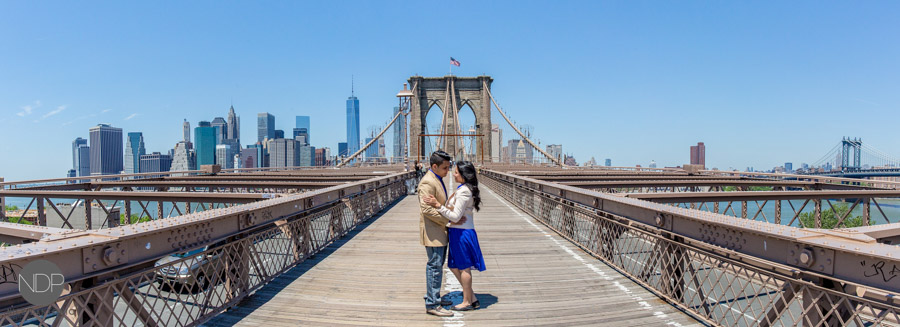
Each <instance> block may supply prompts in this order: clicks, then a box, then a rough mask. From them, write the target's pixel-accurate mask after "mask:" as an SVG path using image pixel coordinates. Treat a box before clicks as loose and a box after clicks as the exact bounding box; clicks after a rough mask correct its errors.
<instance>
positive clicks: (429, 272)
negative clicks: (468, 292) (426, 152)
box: [417, 150, 453, 317]
mask: <svg viewBox="0 0 900 327" xmlns="http://www.w3.org/2000/svg"><path fill="white" fill-rule="evenodd" d="M430 163H431V169H429V170H428V171H427V172H425V176H424V177H422V181H421V182H419V187H418V191H417V193H419V208H420V210H421V212H422V214H421V216H420V217H419V234H420V236H421V240H420V241H421V243H422V245H424V246H425V253H426V254H427V255H428V263H427V264H426V266H425V285H426V286H425V313H428V314H431V315H435V316H439V317H450V316H453V313H452V312H450V310H447V309H444V308H443V307H442V305H450V304H452V302H450V301H449V300H448V301H442V300H441V281H442V279H443V274H444V258H445V257H446V256H447V223H448V222H449V220H447V218H444V217H443V216H441V214H440V212H438V211H437V209H435V208H433V207H431V206H430V205H428V204H427V203H425V201H423V200H422V194H429V195H431V196H434V198H435V199H436V200H437V201H438V202H440V203H446V202H447V196H448V195H447V188H446V186H444V180H443V178H444V176H447V172H449V171H450V155H449V154H447V153H446V152H444V151H440V150H438V151H435V152H434V153H432V154H431V162H430Z"/></svg>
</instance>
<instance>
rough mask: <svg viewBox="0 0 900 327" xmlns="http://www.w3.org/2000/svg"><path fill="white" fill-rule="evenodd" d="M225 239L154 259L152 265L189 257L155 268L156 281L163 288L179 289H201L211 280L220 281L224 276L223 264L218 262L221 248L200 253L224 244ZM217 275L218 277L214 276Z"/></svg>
mask: <svg viewBox="0 0 900 327" xmlns="http://www.w3.org/2000/svg"><path fill="white" fill-rule="evenodd" d="M225 243H226V241H224V240H223V241H219V242H216V243H214V244H211V245H208V246H205V247H203V248H198V249H194V250H191V251H188V252H180V253H175V254H172V255H170V256H167V257H164V258H162V259H159V260H157V261H156V264H155V265H154V266H156V267H159V266H165V265H167V264H169V263H171V262H174V261H178V260H181V259H184V258H189V259H187V260H184V261H182V262H179V263H176V264H172V265H168V266H165V267H163V268H159V269H157V270H156V281H157V282H158V283H160V285H161V286H163V288H164V289H165V288H169V289H170V290H175V291H178V292H181V291H194V292H196V291H202V290H205V289H206V288H208V287H209V285H210V283H211V282H212V281H216V283H221V282H222V280H223V279H224V277H225V264H224V263H222V262H219V259H220V258H221V256H222V252H223V251H222V250H219V251H214V252H211V253H207V254H200V253H203V252H205V251H206V250H208V249H212V248H216V247H218V246H220V245H224V244H225ZM217 275H218V278H216V276H217Z"/></svg>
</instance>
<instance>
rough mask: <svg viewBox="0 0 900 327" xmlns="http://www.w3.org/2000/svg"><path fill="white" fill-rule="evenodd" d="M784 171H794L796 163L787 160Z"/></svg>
mask: <svg viewBox="0 0 900 327" xmlns="http://www.w3.org/2000/svg"><path fill="white" fill-rule="evenodd" d="M784 172H786V173H792V172H794V164H793V163H790V162H785V163H784Z"/></svg>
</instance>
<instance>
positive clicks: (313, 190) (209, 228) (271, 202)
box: [0, 166, 414, 326]
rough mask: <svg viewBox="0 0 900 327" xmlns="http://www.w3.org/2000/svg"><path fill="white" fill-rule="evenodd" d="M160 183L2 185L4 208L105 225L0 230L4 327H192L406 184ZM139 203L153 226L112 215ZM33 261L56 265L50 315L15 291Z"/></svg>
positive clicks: (298, 175)
mask: <svg viewBox="0 0 900 327" xmlns="http://www.w3.org/2000/svg"><path fill="white" fill-rule="evenodd" d="M180 174H186V175H191V176H175V175H180ZM157 175H158V174H157ZM167 175H169V176H165V177H158V178H143V179H133V178H136V177H138V178H139V177H141V176H133V175H128V176H125V178H122V177H112V176H101V177H98V178H97V180H93V181H88V182H79V183H74V184H72V183H70V184H56V185H42V186H28V185H33V184H35V183H34V181H31V182H25V183H5V185H4V189H3V190H0V199H2V198H5V197H26V198H27V197H30V198H32V200H31V202H32V204H34V203H37V207H38V208H41V209H46V207H44V205H45V204H48V205H49V206H53V207H54V209H53V211H57V212H58V211H59V210H57V209H56V208H55V207H56V205H55V204H54V202H55V201H58V200H60V199H81V201H83V203H94V204H95V205H97V206H102V207H103V210H104V211H107V212H110V214H109V218H108V219H107V217H103V222H104V223H103V224H100V225H99V226H98V225H95V226H91V225H90V221H91V220H90V219H91V217H90V216H88V217H87V219H88V222H87V223H86V224H87V225H88V228H86V229H84V228H82V229H73V228H71V227H72V224H71V222H68V221H67V220H64V222H65V223H64V226H61V227H51V226H47V222H48V220H47V217H46V215H45V214H42V216H43V217H42V218H40V219H38V220H36V221H35V225H26V224H17V223H10V222H0V241H2V242H5V243H6V245H7V246H3V247H2V248H0V256H2V259H0V267H2V268H0V269H2V271H3V272H4V273H3V274H2V276H0V278H3V282H2V283H0V325H4V326H7V325H12V326H23V325H35V324H36V325H54V326H67V325H68V326H186V325H196V324H199V323H201V322H203V321H205V320H207V319H209V318H210V317H212V316H214V315H216V314H218V313H220V312H222V311H223V310H225V309H227V308H230V307H233V306H235V305H237V304H238V303H239V302H240V301H241V300H242V299H244V298H246V297H247V296H249V295H250V294H252V293H253V292H255V291H256V290H258V289H259V288H260V287H262V286H263V285H265V284H266V283H268V282H270V281H272V280H273V279H274V278H276V277H277V276H279V275H281V274H282V273H284V272H286V271H287V270H288V269H290V268H292V267H294V266H296V265H298V264H299V263H301V262H303V261H304V260H306V259H307V258H309V257H311V256H313V255H315V253H317V252H318V251H320V250H321V249H322V248H324V247H325V246H327V245H328V244H330V243H331V242H334V241H335V240H337V239H339V238H340V237H342V236H343V235H346V234H347V233H348V232H349V231H350V230H352V229H354V228H355V227H356V226H358V225H360V224H362V223H364V222H365V221H366V220H368V219H369V218H371V217H372V216H373V215H375V214H376V213H377V212H379V211H381V210H382V209H384V208H386V207H387V206H389V205H391V204H392V203H394V201H396V200H397V199H399V198H401V197H402V196H404V195H405V194H406V193H407V190H408V187H409V186H410V184H411V183H410V182H411V181H412V180H411V179H412V178H413V177H414V176H413V175H412V174H411V173H407V172H404V171H403V169H402V168H401V167H398V166H380V167H366V168H352V169H342V170H335V169H303V170H301V169H297V170H289V171H275V170H260V171H238V170H234V171H231V172H229V173H219V174H209V173H207V174H204V173H203V172H200V171H195V172H187V173H185V172H179V173H177V174H176V173H172V174H167ZM82 179H83V178H82ZM102 179H125V180H118V181H101V180H102ZM63 181H66V180H63ZM72 181H75V180H69V182H72ZM48 182H50V183H53V182H59V180H50V181H48ZM173 190H177V191H173ZM260 192H269V193H260ZM51 199H52V200H51ZM110 202H113V204H110ZM135 202H136V203H139V204H140V205H139V207H141V210H143V213H144V214H146V216H148V218H149V219H150V220H149V221H145V222H131V221H130V220H128V219H125V220H120V219H119V215H118V211H119V210H121V209H123V208H124V209H125V210H126V211H127V210H130V209H128V208H129V207H130V206H129V204H130V203H135ZM104 203H105V205H104ZM147 203H154V204H157V206H158V207H159V208H162V207H163V204H166V203H173V204H174V206H173V207H174V208H179V206H178V205H179V204H180V205H181V206H180V208H181V209H178V210H183V211H181V212H178V213H177V214H172V215H169V216H162V212H163V211H162V210H160V213H156V214H147V211H148V208H147V207H149V205H147ZM83 207H84V208H87V209H85V210H86V212H88V213H90V212H91V210H90V208H91V206H83ZM75 208H78V207H77V206H73V209H72V210H75ZM185 209H186V210H185ZM172 210H176V209H172ZM46 211H50V210H42V211H41V212H42V213H43V212H46ZM68 214H69V215H71V213H68ZM59 215H60V216H63V217H65V214H64V213H62V212H60V213H59ZM90 227H93V228H90ZM174 254H178V255H177V256H173V255H174ZM35 260H47V261H50V262H52V263H54V264H56V266H57V267H59V268H60V269H61V271H62V273H63V275H64V276H65V282H66V286H65V290H64V292H63V295H62V297H60V298H59V300H58V301H56V302H54V303H52V304H49V305H43V306H35V305H31V304H29V303H27V302H25V301H24V299H23V298H22V297H21V294H20V293H19V291H18V288H17V273H18V272H19V271H20V270H21V269H22V268H23V267H24V266H26V265H27V264H28V263H29V262H33V261H35Z"/></svg>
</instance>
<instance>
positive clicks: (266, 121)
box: [256, 112, 275, 142]
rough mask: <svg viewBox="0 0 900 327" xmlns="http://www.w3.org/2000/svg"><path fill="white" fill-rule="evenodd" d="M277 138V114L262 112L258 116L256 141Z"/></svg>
mask: <svg viewBox="0 0 900 327" xmlns="http://www.w3.org/2000/svg"><path fill="white" fill-rule="evenodd" d="M273 138H275V116H273V115H272V114H270V113H268V112H260V113H259V114H258V115H257V117H256V141H257V142H262V141H264V140H265V139H273Z"/></svg>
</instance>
